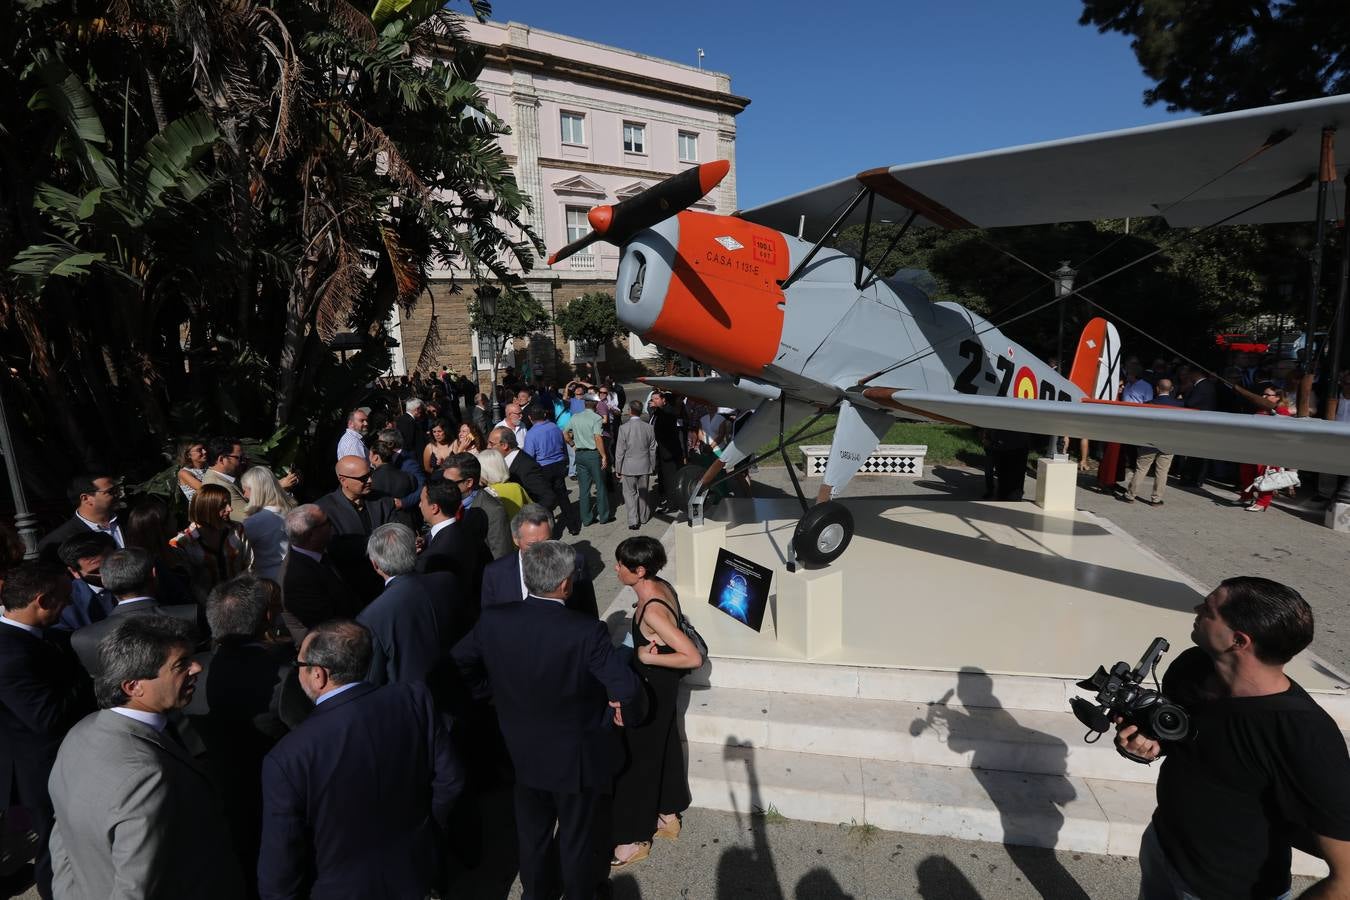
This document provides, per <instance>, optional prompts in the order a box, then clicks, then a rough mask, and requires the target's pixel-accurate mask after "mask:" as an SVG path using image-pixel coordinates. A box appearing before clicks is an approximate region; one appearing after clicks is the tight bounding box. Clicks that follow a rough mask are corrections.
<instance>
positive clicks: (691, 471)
mask: <svg viewBox="0 0 1350 900" xmlns="http://www.w3.org/2000/svg"><path fill="white" fill-rule="evenodd" d="M704 471H705V470H704V468H703V467H702V466H684V467H682V468H681V469H680V470H679V471H678V472H676V473H675V497H674V499H675V504H676V507H675V508H676V509H677V510H678V511H679V512H682V513H688V512H689V500H690V498H691V497H693V496H694V492H695V491H697V490H698V483H699V482H700V481H702V480H703V472H704Z"/></svg>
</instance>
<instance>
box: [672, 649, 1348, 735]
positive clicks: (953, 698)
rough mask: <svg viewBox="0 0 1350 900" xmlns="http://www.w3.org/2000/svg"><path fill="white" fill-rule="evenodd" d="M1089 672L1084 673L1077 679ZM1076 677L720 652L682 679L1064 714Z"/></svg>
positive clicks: (1323, 700)
mask: <svg viewBox="0 0 1350 900" xmlns="http://www.w3.org/2000/svg"><path fill="white" fill-rule="evenodd" d="M1111 662H1114V660H1102V663H1103V665H1107V664H1109V663H1111ZM1089 674H1091V673H1089V672H1084V673H1082V677H1086V676H1087V675H1089ZM1077 680H1079V679H1078V678H1060V677H1054V676H1041V675H1000V674H997V673H986V672H982V671H979V670H977V669H971V670H963V671H958V672H953V671H940V670H932V669H905V668H900V667H894V668H888V667H880V666H851V665H833V664H830V663H816V662H792V661H785V660H764V659H744V658H737V657H722V656H717V657H713V658H712V659H710V660H709V662H708V664H707V665H705V666H704V667H703V668H702V669H700V670H698V671H697V672H692V673H690V675H689V676H688V677H687V678H686V679H685V681H686V683H688V684H690V685H691V686H696V685H711V686H713V687H725V688H738V689H742V690H750V691H773V692H784V693H795V694H816V695H822V696H830V697H857V698H861V699H865V700H900V701H908V702H911V703H946V704H948V705H950V706H954V707H959V708H971V707H976V708H984V707H993V708H1000V707H1001V708H1004V709H1012V710H1041V711H1044V712H1066V711H1067V710H1068V709H1069V699H1070V698H1072V697H1090V696H1091V695H1090V694H1089V693H1088V692H1087V691H1084V690H1081V689H1080V688H1079V687H1078V686H1077V685H1076V684H1075V682H1076V681H1077ZM1309 693H1310V694H1311V695H1312V697H1313V699H1314V700H1316V701H1317V702H1318V704H1320V705H1321V707H1322V708H1323V709H1325V710H1326V711H1327V712H1328V713H1329V714H1330V715H1331V717H1332V718H1333V719H1335V720H1336V724H1337V725H1338V726H1339V727H1340V728H1341V729H1342V730H1345V731H1350V695H1347V694H1345V693H1341V692H1334V691H1310V692H1309Z"/></svg>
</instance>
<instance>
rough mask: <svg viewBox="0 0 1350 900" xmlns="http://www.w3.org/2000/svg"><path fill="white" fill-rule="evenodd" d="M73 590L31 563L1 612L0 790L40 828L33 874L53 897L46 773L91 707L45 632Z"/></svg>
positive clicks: (76, 669) (14, 574)
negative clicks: (63, 741) (13, 799)
mask: <svg viewBox="0 0 1350 900" xmlns="http://www.w3.org/2000/svg"><path fill="white" fill-rule="evenodd" d="M69 596H70V579H69V578H68V577H66V575H65V574H64V573H63V572H61V571H60V570H58V569H53V568H50V567H44V566H40V565H38V564H35V563H26V564H24V565H21V566H19V567H18V568H15V569H11V570H10V571H9V572H7V573H5V585H4V590H3V603H4V608H5V611H4V614H3V615H0V790H3V791H4V794H3V795H2V796H3V799H4V800H5V801H6V804H8V801H9V798H10V797H16V798H17V799H18V802H19V804H20V805H22V806H23V807H24V808H25V809H26V810H28V816H29V821H30V823H31V824H32V828H33V831H35V832H37V836H38V845H37V860H36V863H35V865H34V877H35V879H36V881H37V889H38V893H39V894H40V895H41V896H42V898H43V900H50V898H51V896H52V857H51V853H50V851H49V849H48V847H47V838H48V837H49V836H50V835H51V831H52V821H53V813H52V801H51V797H50V796H48V794H47V777H48V776H49V775H50V774H51V771H52V763H53V762H55V761H56V751H57V748H58V747H60V746H61V739H62V738H64V737H65V736H66V732H67V731H69V730H70V728H71V726H72V725H74V724H75V723H76V722H78V721H79V720H80V719H81V718H82V717H83V716H84V715H85V714H86V713H90V712H93V710H94V693H93V689H92V686H91V685H90V683H89V679H88V677H87V676H86V675H85V674H84V671H83V670H81V668H80V666H79V663H77V662H76V661H75V658H74V657H73V656H72V655H71V654H70V652H69V648H68V647H62V646H61V645H60V644H59V643H58V642H56V641H54V640H52V639H51V638H49V637H48V636H47V635H46V633H45V632H46V629H49V628H51V627H52V626H53V625H55V624H56V622H57V620H58V619H59V618H60V616H61V609H62V607H63V606H64V605H65V604H66V601H67V599H68V598H69Z"/></svg>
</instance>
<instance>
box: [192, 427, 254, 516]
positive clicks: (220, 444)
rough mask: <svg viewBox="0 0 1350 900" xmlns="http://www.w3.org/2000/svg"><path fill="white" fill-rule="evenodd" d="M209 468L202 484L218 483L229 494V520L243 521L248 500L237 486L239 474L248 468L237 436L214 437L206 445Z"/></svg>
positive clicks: (246, 457) (246, 458) (246, 456)
mask: <svg viewBox="0 0 1350 900" xmlns="http://www.w3.org/2000/svg"><path fill="white" fill-rule="evenodd" d="M206 458H207V459H208V460H210V462H211V465H210V468H208V469H207V470H206V474H205V475H204V476H202V484H218V485H220V486H221V487H223V488H224V489H225V490H226V491H228V492H229V494H230V521H232V522H243V521H244V512H245V511H246V510H247V509H248V500H247V499H246V498H245V497H244V492H243V491H242V490H240V488H239V476H240V475H243V474H244V470H245V469H246V468H248V455H247V454H245V453H244V448H243V446H242V445H241V444H240V443H239V439H238V438H232V437H214V438H211V441H210V442H209V443H208V444H207V445H206Z"/></svg>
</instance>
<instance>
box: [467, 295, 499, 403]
mask: <svg viewBox="0 0 1350 900" xmlns="http://www.w3.org/2000/svg"><path fill="white" fill-rule="evenodd" d="M501 292H502V290H501V288H499V287H497V286H496V285H492V284H485V285H481V286H479V287H476V288H474V293H475V294H477V295H478V311H479V313H480V314H482V317H483V321H484V324H485V325H486V326H487V329H486V331H480V332H479V341H480V342H481V341H482V339H483V338H485V337H486V338H487V342H488V350H489V352H490V353H491V354H492V382H491V386H490V387H489V390H488V396H489V397H491V398H492V419H493V421H496V422H500V421H501V418H502V403H501V398H500V397H498V396H497V356H498V350H497V340H498V335H497V334H496V333H495V331H496V329H495V327H494V326H495V321H494V320H495V319H496V317H497V298H498V297H499V296H501Z"/></svg>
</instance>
